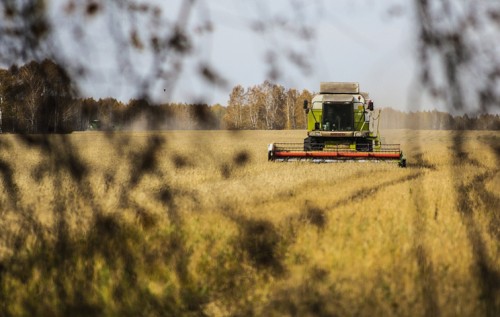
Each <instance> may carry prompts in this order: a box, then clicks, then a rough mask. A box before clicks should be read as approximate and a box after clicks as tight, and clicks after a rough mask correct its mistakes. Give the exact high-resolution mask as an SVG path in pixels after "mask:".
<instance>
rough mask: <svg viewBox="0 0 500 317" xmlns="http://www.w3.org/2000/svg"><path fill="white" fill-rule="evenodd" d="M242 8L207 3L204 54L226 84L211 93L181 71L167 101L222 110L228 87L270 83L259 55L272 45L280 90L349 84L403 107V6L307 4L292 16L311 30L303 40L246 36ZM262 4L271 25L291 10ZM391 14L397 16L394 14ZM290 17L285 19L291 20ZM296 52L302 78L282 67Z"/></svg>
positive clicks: (406, 31)
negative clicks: (202, 102)
mask: <svg viewBox="0 0 500 317" xmlns="http://www.w3.org/2000/svg"><path fill="white" fill-rule="evenodd" d="M242 2H243V1H239V2H238V1H223V0H216V1H210V2H209V11H210V14H211V18H212V19H213V20H214V21H216V22H215V26H214V31H213V34H212V39H211V44H210V45H208V47H209V49H208V52H206V54H207V55H208V58H209V59H210V61H211V64H212V65H214V66H215V68H216V69H217V70H218V71H219V72H220V74H221V75H222V76H223V77H224V78H226V79H227V82H228V85H227V87H224V88H220V87H215V88H214V87H211V86H210V85H206V84H205V83H204V82H202V81H200V80H197V79H196V76H194V75H193V74H190V73H189V72H186V74H185V76H183V78H182V81H181V84H180V85H179V87H178V89H177V91H176V92H175V95H174V96H173V98H172V99H173V100H175V101H193V100H196V99H198V98H199V96H200V94H201V95H203V96H205V97H206V99H208V100H209V102H210V103H221V104H226V103H227V100H228V98H229V93H230V90H231V88H232V87H234V86H235V85H238V84H240V85H242V86H243V87H249V86H252V85H257V84H260V83H262V82H263V81H264V80H266V79H268V78H269V64H268V63H267V62H266V54H268V52H269V51H274V50H275V47H279V48H276V50H277V52H276V55H278V57H277V60H280V61H281V60H284V62H283V63H281V62H280V66H281V67H280V68H281V72H280V74H281V76H280V77H279V78H278V79H277V80H276V82H277V83H279V84H282V85H283V86H285V87H287V88H296V89H308V90H310V91H317V90H318V89H319V83H320V82H322V81H354V82H359V83H360V87H361V89H362V90H363V91H367V92H369V93H370V96H371V98H372V99H374V100H375V102H376V104H378V105H380V106H385V107H392V108H396V109H401V110H405V109H408V108H409V107H410V102H409V100H408V99H409V98H410V94H409V92H410V90H411V87H412V83H413V82H414V78H415V77H416V69H415V61H414V60H415V56H414V52H415V50H416V45H415V44H414V43H415V38H414V36H413V35H411V34H412V32H411V30H412V18H411V13H410V12H411V10H410V9H411V8H410V7H409V3H410V1H405V0H401V1H366V0H364V1H363V0H357V1H356V0H355V1H342V0H340V1H323V3H322V4H321V5H317V4H310V5H309V7H308V8H304V9H301V12H302V13H303V17H297V18H296V19H297V20H298V21H305V22H304V23H305V24H307V25H310V26H311V28H312V31H313V32H314V33H313V38H312V39H310V40H308V41H306V42H301V41H299V40H297V39H295V38H293V36H290V35H289V34H282V33H281V32H279V31H276V34H272V35H271V36H265V35H264V36H263V35H262V34H260V33H255V32H252V31H249V30H248V28H246V23H245V21H246V18H248V16H251V15H252V14H255V12H258V11H259V10H256V9H255V7H252V6H251V5H250V6H249V5H248V4H246V5H245V4H243V3H242ZM268 2H269V3H267V4H266V5H265V11H266V12H268V15H269V16H271V18H270V19H272V17H273V16H274V14H275V13H276V12H280V11H281V10H283V11H285V12H287V10H288V11H291V10H289V8H287V4H285V5H280V2H282V1H268ZM391 10H392V11H397V15H396V14H394V13H391V12H392V11H391ZM248 12H250V13H248ZM294 14H295V12H290V13H289V15H290V16H292V17H293V16H294ZM294 18H295V17H293V18H292V20H293V19H294ZM273 35H274V36H273ZM288 41H290V42H298V43H296V44H290V43H288ZM295 46H299V48H298V51H300V53H301V54H302V55H303V56H304V57H305V58H306V59H307V62H308V63H309V64H310V66H311V67H310V69H309V70H308V71H306V72H303V71H301V70H300V69H299V68H298V67H297V66H296V65H294V64H293V63H290V62H287V61H286V57H285V56H286V54H287V52H288V49H294V47H295ZM280 55H282V56H280ZM193 87H196V89H195V90H196V92H193V89H192V88H193ZM200 92H201V93H200ZM429 108H431V107H429Z"/></svg>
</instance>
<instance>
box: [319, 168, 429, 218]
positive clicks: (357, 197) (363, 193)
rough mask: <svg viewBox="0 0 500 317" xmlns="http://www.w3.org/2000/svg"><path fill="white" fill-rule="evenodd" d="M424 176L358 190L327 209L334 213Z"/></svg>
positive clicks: (409, 177)
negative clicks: (348, 205) (384, 190)
mask: <svg viewBox="0 0 500 317" xmlns="http://www.w3.org/2000/svg"><path fill="white" fill-rule="evenodd" d="M422 175H424V172H423V171H419V172H416V173H413V174H410V175H406V176H403V177H399V178H397V179H393V180H389V181H385V182H382V183H379V184H378V185H372V186H370V187H363V188H361V189H358V190H356V191H355V192H354V193H352V194H351V195H350V196H347V197H346V198H343V199H339V200H337V201H335V202H333V203H331V204H329V205H327V207H326V209H328V210H329V211H332V210H335V209H338V208H340V207H343V206H345V205H347V204H350V203H353V202H359V201H362V200H364V199H366V198H368V197H370V196H373V195H374V194H376V193H378V192H379V191H380V190H382V189H385V188H386V187H389V186H394V185H400V184H402V183H405V182H408V181H411V180H414V179H417V178H419V177H421V176H422Z"/></svg>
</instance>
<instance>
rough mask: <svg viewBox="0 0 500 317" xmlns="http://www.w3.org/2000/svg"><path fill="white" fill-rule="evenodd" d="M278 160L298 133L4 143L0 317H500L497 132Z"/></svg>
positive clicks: (423, 134)
mask: <svg viewBox="0 0 500 317" xmlns="http://www.w3.org/2000/svg"><path fill="white" fill-rule="evenodd" d="M384 136H385V141H386V143H401V144H402V148H403V150H404V152H405V154H406V156H407V159H408V167H407V168H406V169H402V168H398V167H397V164H396V163H337V164H314V163H297V162H295V163H272V162H267V153H266V150H267V144H268V143H271V142H278V141H282V142H297V141H298V142H300V141H301V140H302V139H303V137H304V131H243V132H228V131H176V132H158V133H153V132H142V133H139V132H134V133H125V132H124V133H114V134H106V133H98V132H85V133H73V134H71V135H65V136H61V135H52V136H24V137H20V136H15V135H1V136H0V180H1V182H0V315H1V316H34V315H38V316H42V315H43V316H45V315H47V316H49V315H50V316H77V315H78V316H84V315H85V316H498V313H499V311H500V243H499V241H500V173H499V171H500V168H499V166H500V133H499V132H474V131H466V132H450V131H410V130H393V131H386V132H385V133H384Z"/></svg>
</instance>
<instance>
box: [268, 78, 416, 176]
mask: <svg viewBox="0 0 500 317" xmlns="http://www.w3.org/2000/svg"><path fill="white" fill-rule="evenodd" d="M304 111H305V112H306V114H307V137H306V138H305V139H304V142H303V143H272V144H270V145H269V146H268V159H269V160H270V161H303V160H307V161H314V162H338V161H396V162H398V163H399V166H401V167H405V166H406V158H405V157H404V156H403V152H402V151H401V149H400V145H399V144H382V141H381V137H380V133H379V129H378V127H379V120H380V110H378V111H375V110H374V103H373V101H372V100H371V99H369V95H368V93H366V92H360V90H359V84H358V83H351V82H322V83H321V84H320V93H319V94H317V95H315V96H314V97H313V99H312V101H311V103H310V104H309V101H308V100H304Z"/></svg>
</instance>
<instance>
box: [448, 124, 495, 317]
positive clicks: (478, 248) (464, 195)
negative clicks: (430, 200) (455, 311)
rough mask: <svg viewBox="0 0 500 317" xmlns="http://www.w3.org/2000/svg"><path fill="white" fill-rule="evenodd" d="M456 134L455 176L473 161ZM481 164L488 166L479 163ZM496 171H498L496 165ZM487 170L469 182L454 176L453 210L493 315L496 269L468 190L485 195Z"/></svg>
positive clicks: (488, 173) (473, 163) (487, 310)
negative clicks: (454, 194)
mask: <svg viewBox="0 0 500 317" xmlns="http://www.w3.org/2000/svg"><path fill="white" fill-rule="evenodd" d="M460 136H461V133H457V134H456V135H455V136H454V144H455V148H456V152H457V153H458V154H459V155H456V156H455V160H454V166H453V168H454V170H453V172H454V173H456V176H457V177H456V179H461V177H460V175H461V171H460V168H461V165H462V164H464V163H468V164H472V165H473V166H474V165H476V164H477V161H476V160H474V159H471V158H470V157H469V155H468V153H467V152H466V151H464V150H463V143H462V142H461V140H460ZM494 149H495V148H494ZM496 154H497V159H498V157H499V155H498V152H496ZM481 167H483V168H486V169H488V168H487V167H485V166H482V165H481ZM496 172H498V169H497V170H496ZM490 174H493V175H494V174H495V173H491V171H488V170H487V171H486V172H483V173H481V174H478V175H476V176H475V177H474V178H473V179H472V181H470V182H469V183H465V182H461V181H460V180H458V181H456V185H455V187H456V190H457V193H458V201H457V211H458V212H459V214H460V216H461V219H462V223H463V224H464V225H465V229H466V233H467V238H468V239H469V242H470V244H471V246H472V250H471V252H472V256H473V261H474V265H473V267H472V268H471V270H472V274H473V275H474V276H475V277H476V279H477V280H478V282H479V287H480V288H481V299H482V300H483V301H484V303H485V306H486V316H491V317H493V316H497V314H498V312H499V311H500V307H499V304H498V300H497V298H498V296H499V293H500V272H499V271H498V269H496V268H495V267H494V265H492V264H491V261H490V259H489V257H488V254H487V251H486V243H485V241H484V239H483V237H482V234H481V230H480V229H479V227H478V225H477V223H476V221H475V219H474V215H473V213H474V208H473V203H474V201H473V199H472V198H471V197H470V194H471V193H474V192H476V193H477V194H478V195H479V197H482V198H481V199H482V200H483V201H485V200H484V198H485V197H486V196H484V195H486V194H482V193H481V192H484V193H486V190H485V188H484V180H486V179H487V178H488V177H489V175H490ZM486 201H488V200H486ZM493 202H495V201H493ZM497 208H498V205H497ZM493 219H494V218H493ZM497 225H498V224H497Z"/></svg>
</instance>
